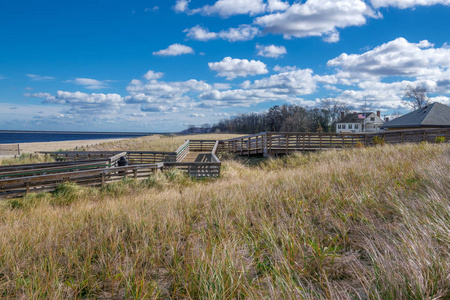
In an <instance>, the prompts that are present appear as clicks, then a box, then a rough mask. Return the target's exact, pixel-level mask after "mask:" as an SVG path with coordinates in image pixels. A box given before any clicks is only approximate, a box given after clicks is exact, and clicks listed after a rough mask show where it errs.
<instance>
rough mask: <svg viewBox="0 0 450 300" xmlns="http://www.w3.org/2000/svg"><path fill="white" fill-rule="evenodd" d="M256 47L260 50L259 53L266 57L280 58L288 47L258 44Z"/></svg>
mask: <svg viewBox="0 0 450 300" xmlns="http://www.w3.org/2000/svg"><path fill="white" fill-rule="evenodd" d="M256 49H257V50H258V55H260V56H264V57H272V58H278V57H280V56H283V55H284V54H286V53H287V52H286V48H285V47H284V46H275V45H268V46H264V45H256Z"/></svg>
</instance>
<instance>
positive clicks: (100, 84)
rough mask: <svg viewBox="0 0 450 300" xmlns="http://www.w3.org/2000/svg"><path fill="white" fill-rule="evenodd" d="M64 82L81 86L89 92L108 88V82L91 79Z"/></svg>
mask: <svg viewBox="0 0 450 300" xmlns="http://www.w3.org/2000/svg"><path fill="white" fill-rule="evenodd" d="M66 82H71V83H74V84H77V85H82V86H84V87H85V88H87V89H90V90H98V89H104V88H108V87H109V84H108V82H110V80H96V79H91V78H75V79H74V80H68V81H66Z"/></svg>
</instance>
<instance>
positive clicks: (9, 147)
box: [0, 144, 20, 155]
mask: <svg viewBox="0 0 450 300" xmlns="http://www.w3.org/2000/svg"><path fill="white" fill-rule="evenodd" d="M0 155H20V146H19V144H1V145H0Z"/></svg>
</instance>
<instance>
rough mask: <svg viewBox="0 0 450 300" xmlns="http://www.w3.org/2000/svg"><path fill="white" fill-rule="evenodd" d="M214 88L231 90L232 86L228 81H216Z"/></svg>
mask: <svg viewBox="0 0 450 300" xmlns="http://www.w3.org/2000/svg"><path fill="white" fill-rule="evenodd" d="M213 88H214V89H216V90H229V89H231V86H230V85H229V84H228V83H214V84H213Z"/></svg>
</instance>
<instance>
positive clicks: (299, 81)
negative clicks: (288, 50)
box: [249, 69, 316, 95]
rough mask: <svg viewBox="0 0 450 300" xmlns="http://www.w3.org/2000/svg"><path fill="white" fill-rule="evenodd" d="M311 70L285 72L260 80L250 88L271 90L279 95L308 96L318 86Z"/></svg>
mask: <svg viewBox="0 0 450 300" xmlns="http://www.w3.org/2000/svg"><path fill="white" fill-rule="evenodd" d="M312 73H313V71H312V70H311V69H304V70H295V71H290V72H283V73H279V74H275V75H271V76H270V77H266V78H263V79H260V80H255V82H254V83H253V84H251V85H250V86H249V88H251V89H271V90H275V91H276V92H278V93H284V94H291V95H307V94H311V93H313V92H314V90H315V88H316V84H315V81H314V78H313V77H312Z"/></svg>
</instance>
